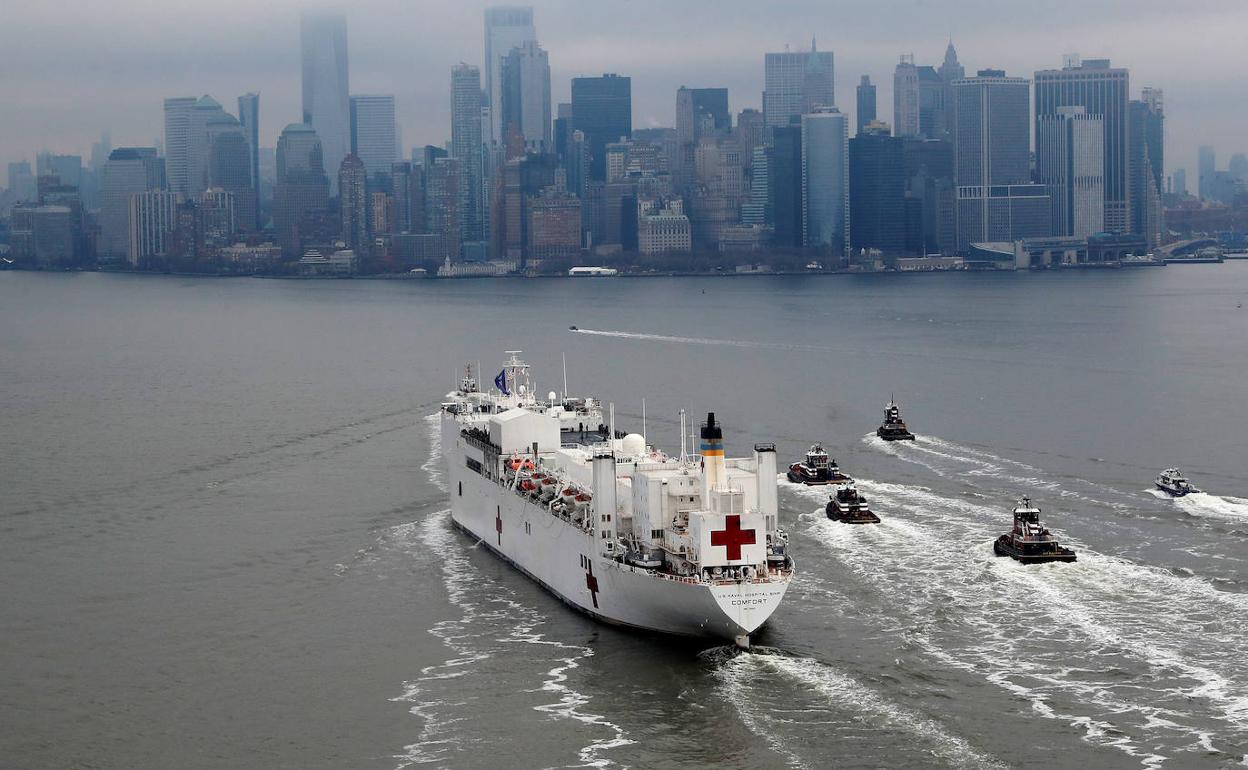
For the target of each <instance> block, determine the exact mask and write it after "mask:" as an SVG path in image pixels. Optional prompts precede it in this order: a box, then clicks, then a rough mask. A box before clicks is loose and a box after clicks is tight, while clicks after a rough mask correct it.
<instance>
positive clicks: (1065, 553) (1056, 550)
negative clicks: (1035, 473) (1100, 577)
mask: <svg viewBox="0 0 1248 770" xmlns="http://www.w3.org/2000/svg"><path fill="white" fill-rule="evenodd" d="M992 551H993V553H995V554H996V555H997V556H1009V557H1010V558H1012V559H1014V560H1015V561H1021V562H1022V563H1024V564H1043V563H1045V562H1050V561H1075V559H1076V558H1078V557H1077V556H1076V555H1075V552H1074V551H1072V550H1070V549H1069V548H1063V547H1062V546H1061V545H1060V544H1059V543H1058V542H1057V538H1055V537H1053V533H1051V532H1049V530H1048V529H1046V528H1045V526H1044V525H1043V524H1041V523H1040V509H1039V508H1037V507H1036V506H1034V505H1032V504H1031V498H1029V497H1024V498H1023V499H1022V500H1020V501H1019V504H1018V507H1017V508H1015V509H1014V528H1013V529H1011V530H1010V531H1009V532H1008V533H1006V534H1004V535H1002V536H1001V537H999V538H997V539H996V541H995V542H994V543H993V544H992Z"/></svg>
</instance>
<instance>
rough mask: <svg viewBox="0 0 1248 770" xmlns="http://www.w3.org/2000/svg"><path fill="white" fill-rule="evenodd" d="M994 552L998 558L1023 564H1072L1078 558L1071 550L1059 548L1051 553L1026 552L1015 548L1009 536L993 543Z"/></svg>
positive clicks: (1003, 536) (1004, 536)
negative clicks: (1005, 557) (1057, 562)
mask: <svg viewBox="0 0 1248 770" xmlns="http://www.w3.org/2000/svg"><path fill="white" fill-rule="evenodd" d="M992 551H993V553H995V554H996V555H997V556H1008V557H1010V558H1011V559H1014V560H1015V561H1019V562H1022V563H1023V564H1044V563H1046V562H1051V561H1061V562H1072V561H1075V560H1076V559H1077V558H1078V557H1077V556H1076V554H1075V552H1074V551H1072V550H1070V549H1069V548H1061V547H1058V548H1057V549H1056V550H1050V551H1025V550H1021V549H1019V548H1017V547H1015V546H1014V544H1013V543H1012V542H1011V541H1010V536H1009V535H1002V536H1001V537H999V538H997V539H996V540H995V541H993V544H992Z"/></svg>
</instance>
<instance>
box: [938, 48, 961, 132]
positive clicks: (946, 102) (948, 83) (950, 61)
mask: <svg viewBox="0 0 1248 770" xmlns="http://www.w3.org/2000/svg"><path fill="white" fill-rule="evenodd" d="M937 73H938V74H939V75H940V80H941V82H942V83H943V94H942V96H941V104H942V105H943V107H944V115H943V121H942V122H943V125H942V128H943V133H942V134H941V135H940V136H935V137H931V138H933V139H943V140H947V141H953V81H955V80H960V79H961V78H964V77H966V68H964V67H963V66H962V64H961V63H959V62H958V51H957V49H955V48H954V47H953V41H952V40H950V41H949V45H948V46H946V47H945V60H944V61H943V62H941V65H940V69H939V70H937Z"/></svg>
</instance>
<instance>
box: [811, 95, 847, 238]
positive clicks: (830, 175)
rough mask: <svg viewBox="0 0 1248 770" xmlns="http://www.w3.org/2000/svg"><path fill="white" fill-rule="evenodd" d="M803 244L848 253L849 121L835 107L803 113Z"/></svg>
mask: <svg viewBox="0 0 1248 770" xmlns="http://www.w3.org/2000/svg"><path fill="white" fill-rule="evenodd" d="M801 126H802V243H803V245H805V246H807V247H811V248H826V249H828V250H829V251H830V252H831V253H832V254H833V255H836V256H840V257H845V256H847V255H848V253H849V233H850V210H849V121H848V120H847V118H846V116H845V114H844V113H842V112H841V111H840V110H838V109H836V108H835V107H830V108H825V109H821V110H819V111H817V112H813V113H810V114H808V115H803V116H802V123H801Z"/></svg>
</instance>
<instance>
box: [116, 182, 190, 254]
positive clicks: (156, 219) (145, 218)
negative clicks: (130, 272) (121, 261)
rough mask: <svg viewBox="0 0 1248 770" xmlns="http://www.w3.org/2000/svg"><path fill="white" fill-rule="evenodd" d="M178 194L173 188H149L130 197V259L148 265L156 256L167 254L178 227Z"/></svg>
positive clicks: (128, 252)
mask: <svg viewBox="0 0 1248 770" xmlns="http://www.w3.org/2000/svg"><path fill="white" fill-rule="evenodd" d="M177 207H178V194H177V193H175V192H173V191H171V190H148V191H147V192H141V193H135V194H134V195H131V196H130V216H129V223H130V247H129V249H128V250H127V253H126V259H127V261H129V262H130V264H131V265H134V266H135V267H145V266H146V265H147V264H148V261H149V260H150V259H151V258H152V257H163V256H165V255H167V254H168V253H169V251H170V249H171V248H172V246H173V234H174V229H175V227H176V226H177V219H176V213H177Z"/></svg>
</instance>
